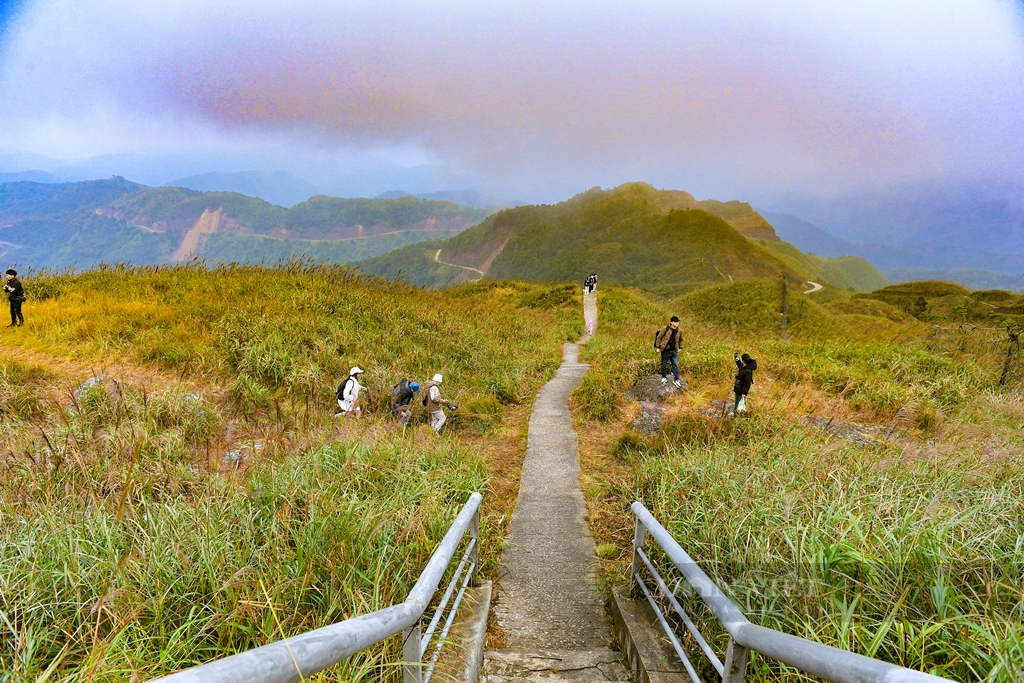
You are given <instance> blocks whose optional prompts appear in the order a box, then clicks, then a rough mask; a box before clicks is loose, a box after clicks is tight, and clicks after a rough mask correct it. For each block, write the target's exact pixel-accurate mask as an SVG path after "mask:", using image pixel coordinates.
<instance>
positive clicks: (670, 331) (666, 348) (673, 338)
mask: <svg viewBox="0 0 1024 683" xmlns="http://www.w3.org/2000/svg"><path fill="white" fill-rule="evenodd" d="M682 345H683V333H682V332H681V331H680V330H679V318H678V317H676V316H672V318H671V319H670V320H669V323H668V325H666V326H665V327H664V328H662V329H660V330H658V331H657V332H655V333H654V348H656V349H657V350H658V351H661V383H662V384H665V382H667V381H668V366H669V364H670V363H671V364H672V376H673V377H674V378H675V382H674V384H675V385H676V388H677V389H678V388H679V387H681V386H682V384H680V383H679V349H680V347H682Z"/></svg>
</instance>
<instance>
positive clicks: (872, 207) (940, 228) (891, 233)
mask: <svg viewBox="0 0 1024 683" xmlns="http://www.w3.org/2000/svg"><path fill="white" fill-rule="evenodd" d="M774 204H775V205H774V206H772V207H771V208H772V209H773V212H775V213H788V214H791V215H794V216H799V217H800V218H801V219H803V220H804V221H807V222H809V223H812V224H814V225H816V226H818V227H820V228H822V229H824V230H825V231H827V232H828V233H830V234H832V235H836V236H837V237H840V238H842V239H844V240H847V241H850V242H858V243H864V244H883V245H892V244H906V245H915V244H920V243H924V242H937V243H941V244H945V245H949V246H950V247H953V248H959V247H970V248H974V249H980V250H984V251H987V252H992V253H997V254H998V253H1003V252H1007V253H1014V252H1016V253H1020V252H1024V185H1018V186H1016V187H1013V186H1007V185H998V184H990V185H987V184H973V185H972V184H970V183H961V184H957V185H955V186H949V187H929V186H907V187H895V188H892V189H891V190H889V191H888V192H884V193H874V194H862V195H858V196H851V197H847V198H841V199H806V198H805V199H794V200H790V201H787V202H785V203H779V202H776V203H774ZM782 206H785V208H784V209H783V208H782ZM904 265H910V264H904ZM1017 272H1019V271H1017Z"/></svg>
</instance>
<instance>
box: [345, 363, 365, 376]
mask: <svg viewBox="0 0 1024 683" xmlns="http://www.w3.org/2000/svg"><path fill="white" fill-rule="evenodd" d="M348 374H349V375H361V374H363V369H362V368H361V367H359V366H358V365H357V366H355V367H354V368H352V369H351V370H349V371H348Z"/></svg>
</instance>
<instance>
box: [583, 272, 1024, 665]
mask: <svg viewBox="0 0 1024 683" xmlns="http://www.w3.org/2000/svg"><path fill="white" fill-rule="evenodd" d="M599 296H600V303H601V308H602V324H601V327H600V329H599V330H598V334H597V335H596V336H595V338H594V339H593V340H591V342H590V343H589V344H588V345H587V347H586V349H585V351H584V354H583V360H585V361H586V362H589V363H591V370H590V372H589V373H588V375H587V377H586V378H585V379H584V380H583V382H582V384H581V385H580V387H579V388H578V389H577V391H576V393H575V394H574V397H573V403H574V411H575V414H576V416H577V420H578V421H579V422H580V423H581V424H582V427H583V428H582V429H580V434H581V439H582V442H581V453H582V458H583V472H584V490H585V492H586V494H587V497H588V504H589V508H590V517H591V522H592V526H593V530H594V534H595V538H596V540H597V541H598V543H599V546H598V554H599V555H600V556H601V557H602V558H603V572H604V575H605V581H606V582H609V583H613V584H614V583H622V582H624V581H625V580H626V577H627V576H628V567H629V561H630V541H631V538H632V521H631V517H630V514H629V509H628V506H629V504H630V502H631V501H632V500H640V501H642V502H643V503H644V504H645V505H646V506H647V507H648V508H650V509H651V510H652V511H653V512H654V514H655V516H656V517H658V518H659V519H660V520H662V521H663V523H665V525H666V526H667V527H668V528H669V530H670V531H671V532H672V533H673V535H674V536H675V537H676V538H677V539H678V540H679V541H680V543H681V544H682V546H683V547H684V548H686V550H687V551H688V552H689V553H690V554H691V556H692V557H694V558H695V560H696V561H698V562H699V563H700V564H701V566H702V568H703V569H704V570H705V571H706V572H707V573H708V574H709V575H710V576H711V577H712V578H714V579H715V580H716V582H717V583H718V584H719V585H721V586H722V587H723V588H725V589H726V590H727V592H728V593H730V594H731V596H732V597H733V599H734V600H735V601H736V603H737V604H738V605H740V606H741V608H742V609H743V610H744V612H745V613H746V614H747V615H748V616H749V617H750V619H751V620H752V621H754V622H756V623H760V624H762V625H765V626H769V627H773V628H777V629H780V630H782V631H786V632H789V633H793V634H796V635H799V636H802V637H806V638H810V639H812V640H817V641H820V642H824V643H827V644H830V645H835V646H838V647H842V648H845V649H849V650H853V651H856V652H860V653H862V654H866V655H870V656H875V657H879V658H881V659H885V660H887V661H891V662H895V663H898V664H902V665H904V666H908V667H912V668H916V669H920V670H924V671H931V672H934V673H937V674H939V675H942V676H946V677H948V678H951V679H953V680H961V681H983V680H984V681H999V682H1004V683H1010V682H1011V681H1017V680H1020V679H1021V678H1022V676H1024V655H1022V653H1024V648H1022V647H1021V645H1022V642H1024V629H1022V626H1021V620H1020V614H1021V612H1022V610H1024V593H1022V591H1021V586H1022V585H1024V565H1022V564H1021V562H1020V548H1021V547H1022V545H1024V532H1022V528H1024V527H1022V526H1021V524H1020V520H1021V519H1022V515H1024V396H1022V393H1021V392H1022V389H1024V367H1021V363H1020V359H1019V358H1018V359H1017V363H1016V365H1015V366H1014V369H1013V372H1012V373H1011V374H1012V380H1011V381H1010V382H1008V383H1007V384H1005V385H1003V384H1000V377H1001V374H1002V369H1003V367H1004V361H1005V358H1006V352H1007V345H1006V343H1005V341H1006V340H1005V337H1004V338H1003V342H1002V343H998V344H992V345H990V344H987V343H979V342H977V341H976V340H975V339H974V338H973V337H972V335H971V334H970V333H967V332H962V333H961V332H958V331H957V329H958V328H957V326H956V324H955V323H954V322H952V321H950V320H948V319H947V320H946V321H945V322H944V323H942V324H943V325H945V327H948V328H950V329H949V330H947V331H946V332H944V333H943V334H942V335H937V334H936V333H935V328H934V327H933V324H929V323H924V322H921V321H918V320H917V319H915V318H914V317H913V316H911V315H908V314H906V313H905V312H903V311H902V310H901V309H900V308H899V307H898V306H893V305H891V304H889V303H886V302H884V301H880V300H878V299H877V298H859V297H854V296H851V295H849V294H847V293H843V292H837V291H832V290H826V292H823V293H821V296H823V297H826V298H825V300H824V301H823V302H822V303H818V302H816V301H815V300H811V299H810V298H809V297H801V295H800V293H799V290H796V289H793V290H791V291H790V292H789V296H788V299H789V301H790V309H789V325H788V327H787V337H786V338H784V337H783V335H782V329H781V320H780V310H781V300H782V296H781V291H780V285H779V283H777V282H770V281H768V282H763V283H758V282H748V283H732V284H726V285H721V286H719V287H715V288H710V289H705V290H702V291H699V292H694V293H690V294H687V295H685V296H683V297H679V298H674V299H655V298H651V297H650V296H649V295H646V294H644V293H642V292H639V291H636V290H628V289H620V288H608V287H605V288H603V289H602V290H599ZM815 296H818V295H815ZM829 297H830V298H829ZM671 314H678V315H679V316H680V317H681V318H682V319H683V322H682V329H683V330H684V339H685V342H684V347H683V350H682V351H681V353H680V366H681V368H682V370H683V374H684V376H685V378H686V379H687V381H688V382H689V384H690V391H689V392H688V393H687V394H685V395H683V396H682V397H680V398H678V399H676V400H674V401H673V402H671V403H670V404H668V405H667V406H666V415H665V421H664V423H663V426H662V430H661V431H660V432H659V433H658V434H657V435H656V436H653V437H651V436H645V435H644V434H642V433H639V432H635V431H633V430H632V429H631V427H630V424H631V421H632V420H633V418H634V417H635V416H636V415H637V413H638V411H639V406H637V405H636V404H631V403H630V402H628V401H627V400H625V399H624V398H623V395H624V394H625V392H626V390H627V389H628V388H629V387H630V386H631V384H632V383H633V382H634V381H635V380H636V379H637V378H638V377H640V376H643V375H647V374H651V373H653V372H657V354H656V353H654V352H652V350H651V338H652V335H653V331H654V329H656V327H657V326H660V325H664V324H665V322H666V320H667V318H668V316H669V315H671ZM936 324H938V323H936ZM734 351H739V352H744V351H745V352H749V353H750V354H751V355H753V356H754V357H755V358H757V359H758V364H759V369H758V371H757V372H756V373H755V384H754V387H753V390H752V391H751V394H750V400H749V406H750V407H751V413H750V415H749V416H747V417H741V418H739V419H728V418H724V417H722V415H723V412H722V410H721V403H717V404H716V403H715V402H716V401H719V402H724V401H729V400H731V397H732V393H731V388H732V379H733V374H734V373H735V366H734V364H733V362H732V354H733V352H734ZM865 435H866V436H865ZM694 608H695V612H694V614H695V617H694V618H695V619H696V620H697V621H699V622H700V624H699V625H700V627H701V630H702V631H703V632H705V633H706V634H710V635H711V636H713V638H712V639H713V643H714V645H715V648H716V649H717V650H718V651H719V652H724V650H725V645H726V640H727V637H726V634H725V633H724V631H722V630H721V629H720V627H718V626H717V624H715V623H714V621H713V619H711V618H710V615H708V614H707V613H706V612H705V611H703V610H701V609H700V608H699V607H697V605H696V604H695V605H694ZM687 647H690V645H687ZM691 656H692V660H693V661H695V662H697V661H701V662H703V661H704V660H703V657H702V656H701V655H700V653H699V651H697V650H694V651H692V652H691ZM702 675H706V676H708V678H709V679H711V678H714V672H713V671H711V670H710V669H708V670H704V671H702ZM747 676H748V677H749V678H750V679H751V680H753V681H788V680H793V681H796V680H804V677H803V676H802V675H799V674H797V673H796V672H793V671H791V670H786V669H785V668H780V667H779V666H777V665H774V664H771V663H769V662H766V661H765V660H763V659H760V658H755V659H754V660H753V662H752V664H751V667H750V668H749V669H748V672H747Z"/></svg>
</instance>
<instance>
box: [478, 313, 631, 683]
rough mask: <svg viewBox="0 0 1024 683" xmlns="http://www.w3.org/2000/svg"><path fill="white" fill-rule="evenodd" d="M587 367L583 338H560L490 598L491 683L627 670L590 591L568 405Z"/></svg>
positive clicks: (590, 558)
mask: <svg viewBox="0 0 1024 683" xmlns="http://www.w3.org/2000/svg"><path fill="white" fill-rule="evenodd" d="M584 317H585V319H586V320H587V321H592V322H593V323H594V324H595V325H596V322H597V295H596V294H591V295H588V296H586V297H584ZM588 338H589V335H584V337H583V338H582V339H581V340H580V343H585V342H586V341H587V339H588ZM588 368H589V366H588V365H585V364H581V363H580V362H579V345H578V344H566V345H565V347H564V350H563V358H562V365H561V367H560V368H559V369H558V371H557V373H556V374H555V376H554V377H553V378H552V379H551V381H550V382H548V383H547V384H546V385H544V387H543V388H542V389H541V390H540V393H539V394H538V396H537V400H536V403H534V407H533V413H532V414H531V416H530V427H529V435H528V440H527V451H526V459H525V461H524V462H523V471H522V478H521V481H520V485H519V497H518V499H517V500H516V507H515V512H514V513H513V516H512V525H511V529H510V531H509V536H508V547H507V549H506V550H505V553H504V555H503V556H502V565H503V566H502V571H501V574H500V581H499V587H498V599H497V604H495V605H494V606H493V610H494V614H495V616H496V618H497V621H498V624H499V625H500V626H501V629H502V631H503V632H504V634H505V639H506V647H505V648H503V649H500V650H488V651H487V653H486V656H485V662H484V677H483V679H482V680H484V681H487V683H500V682H501V681H513V680H516V679H527V678H541V677H543V678H547V679H549V680H551V679H552V678H554V679H555V680H558V679H564V680H581V681H582V680H588V681H591V680H592V681H608V680H626V678H627V676H626V672H625V669H624V668H623V666H622V664H621V659H622V657H621V655H620V654H619V653H617V652H615V651H614V650H613V648H612V632H611V628H610V627H609V624H608V620H607V618H606V617H605V611H604V606H603V603H602V600H601V598H600V596H599V595H598V594H597V592H596V590H597V586H596V583H595V578H594V570H595V568H596V565H597V556H596V554H595V550H594V539H593V538H592V537H591V535H590V529H589V526H588V524H587V518H586V504H585V502H584V499H583V492H582V489H581V486H580V470H579V447H578V441H577V438H576V431H575V429H574V427H573V421H572V415H571V414H570V412H569V405H568V400H569V394H570V393H572V390H573V389H575V388H576V386H577V385H578V384H579V382H580V380H581V379H582V378H583V376H584V375H585V374H586V373H587V370H588Z"/></svg>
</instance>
